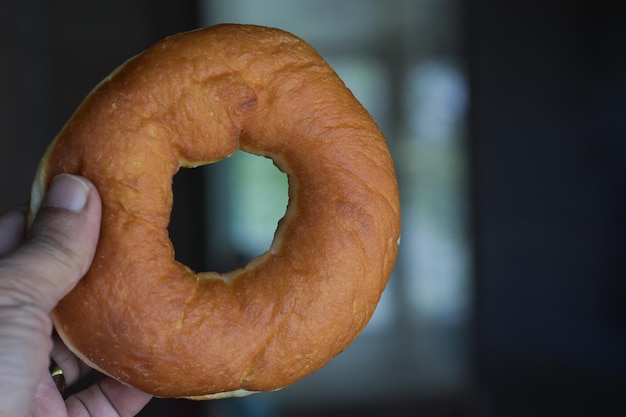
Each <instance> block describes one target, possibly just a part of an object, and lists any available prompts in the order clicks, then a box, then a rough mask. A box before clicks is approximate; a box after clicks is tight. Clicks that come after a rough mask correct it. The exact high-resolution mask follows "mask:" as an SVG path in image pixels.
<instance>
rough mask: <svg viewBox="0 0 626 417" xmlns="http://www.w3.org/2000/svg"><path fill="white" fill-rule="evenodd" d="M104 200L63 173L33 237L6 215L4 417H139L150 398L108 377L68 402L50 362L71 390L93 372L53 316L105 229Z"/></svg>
mask: <svg viewBox="0 0 626 417" xmlns="http://www.w3.org/2000/svg"><path fill="white" fill-rule="evenodd" d="M100 209H101V203H100V197H99V195H98V192H97V190H96V188H95V187H94V186H93V184H91V183H90V182H88V181H87V180H85V179H83V178H81V177H76V176H71V175H67V174H62V175H60V176H58V177H56V178H55V179H54V180H53V182H52V185H51V187H50V190H49V192H48V193H47V195H46V197H45V199H44V202H43V205H42V208H41V209H40V211H39V213H38V215H37V217H36V219H35V221H34V223H33V226H32V229H31V230H30V232H29V233H28V237H27V238H26V239H24V237H25V236H24V235H25V233H24V230H25V226H24V225H25V216H24V213H23V212H20V211H17V210H16V211H12V212H9V213H7V214H5V215H2V216H0V416H2V417H4V416H11V417H22V416H46V417H61V416H62V417H68V416H85V417H86V416H92V417H96V416H134V415H135V414H137V413H138V412H139V410H141V409H142V408H143V407H144V406H145V405H146V404H147V403H148V401H149V400H150V396H149V395H148V394H145V393H142V392H140V391H138V390H136V389H134V388H131V387H128V386H126V385H122V384H120V383H119V382H117V381H115V380H113V379H111V378H104V379H102V380H100V381H98V382H97V383H95V384H94V385H92V386H91V387H89V388H87V389H86V390H84V391H81V392H79V393H77V394H75V395H72V396H70V397H68V398H67V399H66V400H64V399H63V397H62V396H61V394H60V393H59V391H58V390H57V388H56V386H55V384H54V382H53V380H52V377H51V376H50V373H49V370H48V368H49V365H50V358H52V359H53V360H54V361H55V362H56V363H57V364H58V365H59V366H60V367H61V369H62V370H63V374H64V376H65V378H66V381H67V383H68V384H71V383H72V382H75V381H76V380H77V379H78V378H79V376H80V375H81V373H84V371H85V370H86V369H88V368H87V367H86V366H85V365H84V364H82V363H80V361H79V360H78V359H77V358H76V357H75V356H74V355H72V354H71V353H70V351H69V350H68V349H67V347H65V346H64V345H63V344H62V343H61V341H60V340H58V338H55V337H53V336H52V322H51V320H50V316H49V313H50V311H51V310H52V309H53V308H54V306H55V305H56V304H57V303H58V302H59V300H60V299H61V298H63V296H64V295H65V294H67V293H68V292H69V291H70V290H71V289H72V288H73V287H74V285H76V283H77V282H78V280H79V279H80V278H81V277H82V276H83V275H84V274H85V272H86V271H87V270H88V268H89V266H90V264H91V261H92V259H93V256H94V252H95V248H96V243H97V241H98V235H99V230H100Z"/></svg>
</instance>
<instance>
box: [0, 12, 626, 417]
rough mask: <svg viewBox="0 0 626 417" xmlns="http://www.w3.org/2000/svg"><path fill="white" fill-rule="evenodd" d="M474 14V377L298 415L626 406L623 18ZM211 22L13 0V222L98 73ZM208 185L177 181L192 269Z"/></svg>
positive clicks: (8, 144) (3, 144)
mask: <svg viewBox="0 0 626 417" xmlns="http://www.w3.org/2000/svg"><path fill="white" fill-rule="evenodd" d="M466 3H467V4H466V6H465V7H466V19H465V20H466V21H465V27H464V31H465V34H466V36H465V39H466V41H467V42H466V59H467V66H468V69H469V78H470V91H471V94H470V95H471V99H470V100H471V101H470V112H471V114H470V124H469V126H470V127H469V133H470V134H469V141H468V149H469V153H470V163H471V166H472V170H471V172H472V178H471V183H472V189H471V199H472V206H473V222H472V232H473V243H474V245H473V252H474V262H473V263H474V265H475V271H474V288H475V297H474V299H475V302H474V305H475V309H474V327H473V336H472V339H473V367H474V372H473V374H474V378H473V383H472V384H471V386H468V387H467V391H465V392H462V393H459V395H458V397H455V398H449V399H444V400H441V399H437V400H433V401H432V402H426V403H422V402H417V401H413V399H411V398H407V399H406V402H403V403H401V404H398V403H394V404H381V406H380V408H379V409H373V410H372V409H370V410H363V409H358V407H357V408H356V409H355V408H354V407H351V408H350V409H347V408H346V409H340V410H338V411H337V410H335V411H333V410H321V411H319V413H318V412H317V411H315V410H309V412H305V411H302V412H300V413H298V415H311V416H312V415H326V416H330V415H343V416H347V415H367V414H368V413H369V414H371V415H386V416H392V415H398V416H400V415H402V416H404V415H406V416H409V415H410V416H413V415H423V416H466V415H467V416H468V415H472V416H474V415H476V416H526V415H532V416H543V415H545V416H561V415H562V416H566V415H567V416H572V415H580V416H583V415H584V416H587V415H601V414H602V413H606V412H613V413H614V412H617V411H619V410H622V409H624V407H622V406H621V404H620V397H621V396H622V395H623V391H624V388H626V256H625V255H624V249H626V245H625V244H624V241H625V238H624V237H625V236H626V192H625V185H626V181H625V180H626V175H625V170H626V168H625V166H626V164H625V161H626V144H625V141H626V76H625V74H626V62H625V59H624V56H625V55H626V51H625V47H624V45H626V29H625V26H626V25H624V23H623V20H624V16H626V15H625V10H624V7H623V6H622V4H621V2H619V1H614V2H608V1H606V2H602V1H595V2H593V1H588V2H582V1H578V2H575V1H569V2H566V1H537V0H533V1H526V2H502V1H496V0H482V1H481V0H478V1H472V2H466ZM197 26H198V21H197V4H196V3H195V2H194V1H187V2H184V1H181V2H178V1H176V2H175V1H165V0H141V1H132V2H131V1H123V0H109V1H103V0H97V1H89V2H85V1H77V0H63V1H56V2H54V3H53V2H48V1H44V0H24V1H19V2H17V1H4V2H1V3H0V31H1V32H0V33H1V36H0V195H1V196H2V198H1V199H0V211H4V210H7V209H10V208H12V207H15V206H17V205H19V204H22V203H24V202H26V201H27V200H28V193H29V189H30V183H31V181H32V176H33V174H34V172H35V169H36V166H37V163H38V160H39V158H40V156H41V155H42V153H43V151H44V149H45V146H46V145H47V144H48V143H49V141H50V140H51V139H52V138H53V137H54V135H55V134H56V132H57V131H58V130H59V129H60V128H61V127H62V125H63V123H64V122H65V120H67V118H68V117H69V116H70V115H71V113H72V111H73V110H74V109H75V108H76V106H77V105H78V104H79V103H80V101H81V100H82V98H83V97H84V96H85V95H86V94H87V93H88V92H89V91H90V90H91V88H92V87H93V86H94V85H95V84H97V83H98V81H99V80H100V79H102V78H103V77H104V76H106V75H107V74H108V73H109V72H110V71H111V70H112V69H113V68H115V67H116V66H118V65H119V64H120V63H121V62H123V61H124V60H126V59H127V58H128V57H130V56H132V55H134V54H136V53H138V52H140V51H141V50H143V49H145V48H146V47H148V46H149V45H150V44H152V43H153V42H155V41H156V40H158V39H160V38H162V37H164V36H167V35H169V34H173V33H175V32H179V31H183V30H188V29H191V28H194V27H197ZM201 189H202V178H201V177H200V176H198V175H194V174H193V173H192V172H183V173H181V174H179V175H178V176H177V178H176V182H175V194H176V206H175V211H174V215H173V219H172V225H171V228H170V229H171V232H172V240H173V241H174V243H175V246H176V248H177V251H178V252H179V253H180V254H181V255H180V256H181V260H182V261H184V262H186V263H192V264H195V265H198V266H199V267H201V266H202V265H203V262H204V260H203V259H202V253H204V248H203V247H202V245H201V242H202V237H201V236H198V233H197V232H195V231H196V230H199V229H198V228H197V227H195V225H196V223H195V222H198V221H200V220H199V219H201V218H202V216H201V212H202V203H203V200H202V194H201V193H200V190H201ZM212 407H213V408H219V406H212ZM209 408H211V406H209ZM198 409H199V406H198V405H196V403H190V402H181V401H166V400H160V401H154V402H153V403H152V404H151V405H150V406H149V407H148V408H147V409H146V411H145V413H144V414H145V415H153V416H158V415H190V416H191V415H194V413H195V412H196V411H197V410H198ZM205 412H206V410H205ZM333 413H335V414H333ZM215 415H217V414H215Z"/></svg>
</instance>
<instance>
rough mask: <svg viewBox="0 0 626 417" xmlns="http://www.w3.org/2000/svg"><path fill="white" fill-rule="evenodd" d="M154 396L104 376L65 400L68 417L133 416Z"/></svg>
mask: <svg viewBox="0 0 626 417" xmlns="http://www.w3.org/2000/svg"><path fill="white" fill-rule="evenodd" d="M151 398H152V397H151V396H150V395H149V394H146V393H144V392H141V391H139V390H137V389H135V388H133V387H130V386H128V385H123V384H122V383H120V382H118V381H116V380H114V379H111V378H104V379H101V380H100V381H98V382H97V383H95V384H93V385H92V386H91V387H89V388H87V389H86V390H84V391H81V392H79V393H77V394H74V395H72V396H70V397H69V398H68V399H67V400H65V406H66V407H67V415H68V417H78V416H81V417H87V416H89V417H131V416H134V415H136V414H137V413H138V412H139V411H141V409H142V408H143V407H145V405H146V404H148V402H149V401H150V399H151Z"/></svg>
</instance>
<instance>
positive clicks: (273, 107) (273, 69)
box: [31, 25, 400, 399]
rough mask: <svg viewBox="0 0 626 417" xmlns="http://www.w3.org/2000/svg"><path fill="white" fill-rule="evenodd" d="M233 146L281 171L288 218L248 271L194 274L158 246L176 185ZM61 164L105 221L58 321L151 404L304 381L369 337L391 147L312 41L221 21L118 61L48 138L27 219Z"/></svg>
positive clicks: (393, 224) (381, 260)
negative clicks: (176, 179) (90, 193)
mask: <svg viewBox="0 0 626 417" xmlns="http://www.w3.org/2000/svg"><path fill="white" fill-rule="evenodd" d="M238 149H241V150H243V151H246V152H250V153H253V154H256V155H260V156H265V157H269V158H271V159H272V160H273V161H274V163H275V164H276V166H277V167H278V168H279V169H281V170H282V171H283V172H285V173H286V174H287V175H288V179H289V205H288V208H287V211H286V213H285V216H284V217H283V218H282V220H281V221H280V222H279V224H278V226H277V231H276V234H275V237H274V240H273V243H272V245H271V247H270V248H269V250H268V251H267V252H266V253H264V254H262V255H260V256H259V257H257V258H255V259H253V260H252V261H251V262H250V263H249V264H248V265H246V266H245V267H244V268H242V269H238V270H235V271H231V272H228V273H225V274H218V273H215V272H202V273H196V272H194V271H192V270H191V269H190V268H189V267H187V266H185V265H183V264H181V263H179V262H177V261H175V258H174V248H173V246H172V243H171V241H170V239H169V236H168V232H167V227H168V223H169V218H170V212H171V208H172V202H173V195H172V178H173V176H174V175H175V174H176V172H177V171H178V170H179V169H180V168H181V167H195V166H199V165H203V164H208V163H213V162H217V161H219V160H221V159H223V158H226V157H228V156H230V155H231V154H233V153H234V152H235V151H236V150H238ZM63 172H67V173H73V174H77V175H82V176H84V177H86V178H88V179H89V180H91V181H92V182H93V183H94V184H95V185H96V187H97V189H98V190H99V192H100V195H101V198H102V204H103V216H102V225H101V235H100V236H101V237H100V241H99V243H98V247H97V251H96V256H95V259H94V261H93V264H92V265H91V268H90V270H89V271H88V273H87V274H86V276H85V277H84V278H83V279H82V280H81V281H80V282H79V283H78V285H77V286H76V287H75V288H74V289H73V291H71V292H70V293H69V294H68V295H67V296H66V297H65V298H64V299H63V300H62V301H61V302H60V303H59V305H58V306H57V307H56V308H55V309H54V311H53V313H52V317H53V321H54V325H55V328H56V330H57V331H58V333H59V335H60V336H61V338H62V339H63V341H64V342H65V343H66V344H67V345H68V347H70V349H71V350H72V351H73V352H74V353H75V354H76V355H77V356H79V357H80V358H81V359H82V360H84V361H85V362H86V363H87V364H89V365H90V366H92V367H94V368H96V369H98V370H100V371H102V372H103V373H105V374H107V375H109V376H112V377H114V378H116V379H118V380H120V381H122V382H124V383H126V384H129V385H132V386H135V387H137V388H139V389H141V390H143V391H145V392H148V393H150V394H153V395H155V396H160V397H187V398H195V399H204V398H221V397H226V396H237V395H245V394H248V393H250V392H257V391H269V390H275V389H279V388H281V387H284V386H287V385H289V384H292V383H294V382H296V381H298V380H299V379H301V378H303V377H305V376H306V375H309V374H310V373H312V372H314V371H316V370H318V369H319V368H321V367H322V366H324V365H325V364H326V363H328V361H329V360H330V359H331V358H332V357H334V356H335V355H337V354H338V353H340V352H341V351H343V350H344V349H345V348H346V347H347V346H348V345H349V344H350V343H351V342H352V341H353V340H354V339H355V338H356V337H357V336H358V335H359V333H360V332H361V331H362V330H363V328H364V327H365V325H366V324H367V323H368V321H369V319H370V317H371V316H372V314H373V312H374V309H375V307H376V305H377V303H378V301H379V298H380V296H381V293H382V291H383V289H384V288H385V285H386V283H387V280H388V278H389V276H390V274H391V272H392V269H393V266H394V263H395V259H396V255H397V249H398V241H399V236H400V205H399V196H398V186H397V181H396V175H395V171H394V165H393V162H392V159H391V156H390V153H389V150H388V147H387V144H386V141H385V138H384V137H383V135H382V134H381V132H380V130H379V128H378V126H377V125H376V123H375V122H374V121H373V119H372V118H371V116H370V115H369V114H368V112H367V111H366V110H365V109H364V108H363V107H362V106H361V105H360V104H359V103H358V101H357V100H356V99H355V98H354V96H353V95H352V93H351V92H350V91H349V90H348V89H347V88H346V87H345V86H344V84H343V82H342V81H341V80H340V79H339V78H338V76H337V75H336V74H335V72H334V71H333V70H332V69H331V68H330V67H329V66H328V65H327V63H326V62H325V61H324V60H323V59H322V58H321V57H320V56H319V55H318V54H317V53H316V52H315V51H314V50H313V48H312V47H311V46H309V45H308V44H307V43H305V42H304V41H302V40H301V39H299V38H297V37H295V36H293V35H291V34H289V33H286V32H284V31H281V30H277V29H271V28H265V27H259V26H247V25H221V26H214V27H209V28H204V29H200V30H196V31H192V32H187V33H183V34H179V35H175V36H172V37H169V38H166V39H164V40H162V41H160V42H158V43H156V44H155V45H154V46H152V47H151V48H149V49H147V50H146V51H144V52H143V53H141V54H139V55H137V56H136V57H134V58H132V59H130V60H128V61H127V62H126V63H124V64H123V65H122V66H121V67H119V68H118V69H117V70H115V71H114V72H113V73H112V74H111V75H110V76H109V77H107V78H106V79H105V80H103V81H102V82H101V83H100V84H99V85H98V86H97V87H96V89H94V90H93V91H92V92H91V93H90V94H89V96H88V97H87V98H86V99H85V101H84V102H83V103H82V105H81V106H80V107H79V108H78V110H77V111H76V112H75V114H74V115H73V116H72V117H71V119H70V120H69V121H68V122H67V124H66V125H65V127H64V128H63V129H62V131H61V132H60V133H59V135H58V136H57V137H56V138H55V139H54V141H53V142H52V143H51V145H50V146H49V148H48V150H47V151H46V153H45V155H44V157H43V159H42V162H41V164H40V167H39V170H38V172H37V175H36V179H35V182H34V184H33V190H32V199H31V213H32V214H35V213H36V212H37V210H38V208H39V205H40V203H41V200H42V198H43V195H44V194H45V191H46V189H47V188H48V186H49V185H50V181H51V180H52V178H53V177H54V176H56V175H57V174H60V173H63Z"/></svg>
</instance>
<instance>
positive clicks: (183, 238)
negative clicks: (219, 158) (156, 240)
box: [168, 165, 211, 271]
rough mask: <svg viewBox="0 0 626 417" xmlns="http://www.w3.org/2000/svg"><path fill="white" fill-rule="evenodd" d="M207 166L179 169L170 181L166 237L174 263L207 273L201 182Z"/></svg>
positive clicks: (208, 166)
mask: <svg viewBox="0 0 626 417" xmlns="http://www.w3.org/2000/svg"><path fill="white" fill-rule="evenodd" d="M210 168H211V166H210V165H207V166H202V167H198V168H193V169H186V168H183V169H181V170H180V171H179V172H178V173H177V174H176V175H175V176H174V178H173V183H172V192H173V194H174V203H173V205H172V214H171V217H170V224H169V226H168V233H169V235H170V240H171V241H172V244H173V245H174V250H175V259H176V260H177V261H178V262H181V263H183V264H185V265H187V266H189V267H190V268H191V269H193V270H194V271H204V270H206V268H207V266H208V264H207V262H206V256H205V241H206V239H205V237H204V234H205V230H206V229H207V227H206V221H207V220H206V216H205V212H204V207H205V204H206V199H205V198H204V193H203V192H202V190H203V189H204V178H205V177H206V176H207V175H208V173H207V171H209V170H210Z"/></svg>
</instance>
